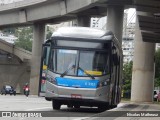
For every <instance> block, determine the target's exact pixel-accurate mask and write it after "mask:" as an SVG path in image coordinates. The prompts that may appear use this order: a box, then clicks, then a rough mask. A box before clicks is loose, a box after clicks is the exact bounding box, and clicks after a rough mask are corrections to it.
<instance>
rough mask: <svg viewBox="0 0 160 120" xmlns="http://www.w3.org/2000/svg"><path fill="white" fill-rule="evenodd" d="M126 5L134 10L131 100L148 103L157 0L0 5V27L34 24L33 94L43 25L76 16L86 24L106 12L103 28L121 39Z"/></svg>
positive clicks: (159, 11) (159, 13)
mask: <svg viewBox="0 0 160 120" xmlns="http://www.w3.org/2000/svg"><path fill="white" fill-rule="evenodd" d="M130 7H134V8H136V11H137V21H136V35H135V52H134V61H133V75H132V94H131V100H132V101H134V102H151V101H152V98H153V85H154V80H153V79H154V52H155V43H156V42H160V39H159V38H160V36H159V32H160V29H159V23H160V20H159V18H160V2H159V1H157V0H145V2H144V1H143V0H23V1H21V2H16V3H12V4H8V5H4V6H1V7H0V18H1V19H0V28H6V27H13V26H26V25H33V26H34V41H33V48H32V50H33V51H32V60H31V64H32V67H31V79H30V86H31V88H33V89H32V90H31V92H32V93H33V94H36V93H37V91H36V89H37V90H38V80H39V69H40V58H41V45H42V43H43V41H44V36H45V24H47V23H53V24H55V23H59V22H62V21H67V20H73V19H76V21H75V24H77V25H78V26H89V25H90V17H92V16H104V15H105V16H106V15H107V26H106V27H107V29H109V30H111V31H113V32H114V33H115V35H116V36H117V38H118V39H119V40H120V42H121V39H122V26H123V11H124V9H125V8H130ZM35 85H36V86H35Z"/></svg>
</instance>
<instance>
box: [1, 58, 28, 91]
mask: <svg viewBox="0 0 160 120" xmlns="http://www.w3.org/2000/svg"><path fill="white" fill-rule="evenodd" d="M29 79H30V66H29V64H28V63H25V62H22V61H21V60H20V59H19V58H17V57H16V56H11V57H10V58H9V57H8V56H7V55H3V57H2V56H1V58H0V83H1V84H0V89H1V88H2V86H3V85H12V86H13V87H14V88H16V91H17V92H21V93H23V85H24V84H25V83H26V82H29Z"/></svg>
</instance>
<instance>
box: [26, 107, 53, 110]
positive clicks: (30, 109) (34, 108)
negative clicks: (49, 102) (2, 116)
mask: <svg viewBox="0 0 160 120" xmlns="http://www.w3.org/2000/svg"><path fill="white" fill-rule="evenodd" d="M48 108H51V109H52V107H42V108H33V109H27V110H25V111H34V110H40V109H48Z"/></svg>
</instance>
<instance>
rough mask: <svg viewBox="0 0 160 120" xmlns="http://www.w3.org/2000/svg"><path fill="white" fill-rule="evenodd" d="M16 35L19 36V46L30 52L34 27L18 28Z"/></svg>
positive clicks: (17, 43) (17, 42)
mask: <svg viewBox="0 0 160 120" xmlns="http://www.w3.org/2000/svg"><path fill="white" fill-rule="evenodd" d="M15 36H16V37H17V38H18V40H17V41H16V42H15V45H16V46H17V47H20V48H23V49H25V50H28V51H30V52H31V51H32V41H33V27H23V28H17V29H16V30H15Z"/></svg>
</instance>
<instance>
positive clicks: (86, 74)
mask: <svg viewBox="0 0 160 120" xmlns="http://www.w3.org/2000/svg"><path fill="white" fill-rule="evenodd" d="M78 68H79V69H80V70H82V71H83V72H84V73H85V74H86V75H88V76H89V77H91V78H92V79H95V77H94V76H92V75H91V74H89V73H87V72H86V71H85V70H83V69H82V68H81V67H78Z"/></svg>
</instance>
